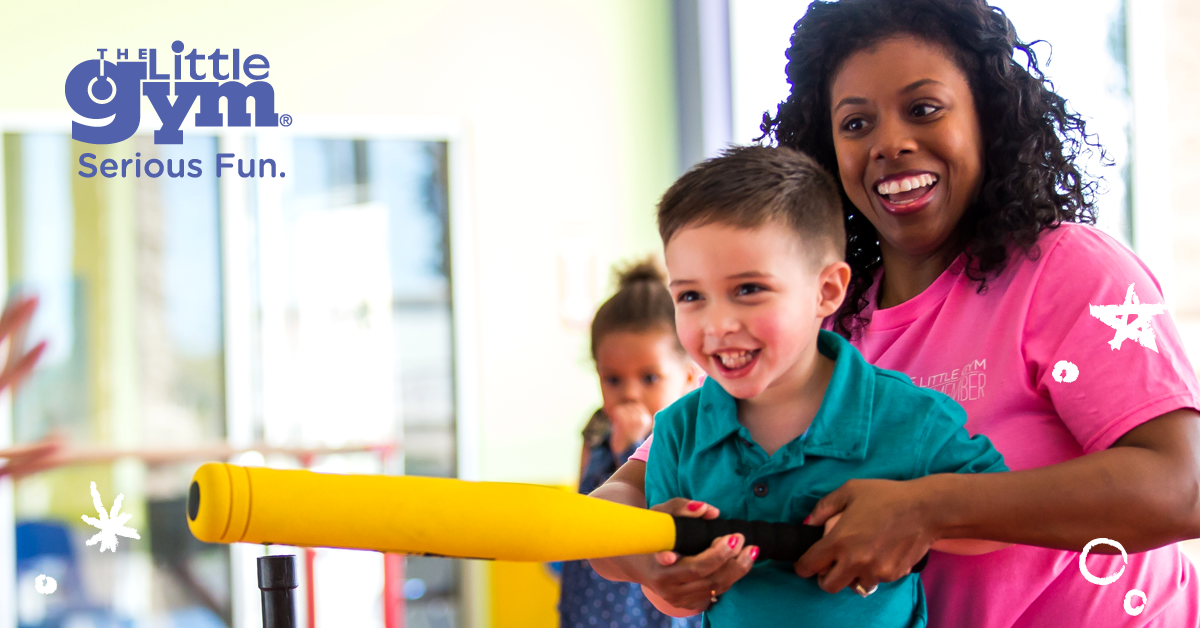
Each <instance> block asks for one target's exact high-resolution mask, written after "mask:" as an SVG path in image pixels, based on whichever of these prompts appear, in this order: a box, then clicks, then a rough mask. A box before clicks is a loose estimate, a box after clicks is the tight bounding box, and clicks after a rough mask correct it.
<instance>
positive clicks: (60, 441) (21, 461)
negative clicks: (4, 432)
mask: <svg viewBox="0 0 1200 628" xmlns="http://www.w3.org/2000/svg"><path fill="white" fill-rule="evenodd" d="M66 446H67V439H66V437H65V436H64V435H62V434H59V433H57V432H55V433H51V434H50V435H49V436H47V437H46V438H43V439H42V440H40V441H37V442H35V443H31V444H29V445H22V446H19V447H13V448H11V449H0V459H7V462H6V463H5V462H0V477H3V476H5V475H12V476H13V477H17V478H19V477H21V476H24V475H29V474H30V473H36V472H38V471H43V470H46V469H52V468H54V467H57V466H59V465H60V464H62V463H63V457H62V454H63V452H64V450H65V449H66Z"/></svg>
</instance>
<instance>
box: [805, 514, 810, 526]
mask: <svg viewBox="0 0 1200 628" xmlns="http://www.w3.org/2000/svg"><path fill="white" fill-rule="evenodd" d="M811 520H812V515H809V516H807V517H805V518H804V525H808V522H809V521H811Z"/></svg>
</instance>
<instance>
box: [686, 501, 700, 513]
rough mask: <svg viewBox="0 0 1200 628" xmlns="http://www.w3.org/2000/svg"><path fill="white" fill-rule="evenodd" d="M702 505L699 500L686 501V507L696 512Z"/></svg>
mask: <svg viewBox="0 0 1200 628" xmlns="http://www.w3.org/2000/svg"><path fill="white" fill-rule="evenodd" d="M703 505H704V504H702V503H700V502H688V505H687V509H688V510H690V511H692V512H696V511H697V510H700V507H701V506H703Z"/></svg>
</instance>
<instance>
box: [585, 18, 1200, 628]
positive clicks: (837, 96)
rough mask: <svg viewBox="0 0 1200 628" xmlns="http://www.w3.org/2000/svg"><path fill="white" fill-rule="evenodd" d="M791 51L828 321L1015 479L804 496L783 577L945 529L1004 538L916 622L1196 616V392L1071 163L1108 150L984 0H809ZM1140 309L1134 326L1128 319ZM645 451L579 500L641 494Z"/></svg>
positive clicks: (660, 570)
mask: <svg viewBox="0 0 1200 628" xmlns="http://www.w3.org/2000/svg"><path fill="white" fill-rule="evenodd" d="M1014 52H1020V53H1022V55H1021V56H1022V57H1023V59H1022V61H1020V62H1019V61H1018V60H1017V59H1015V58H1014ZM787 56H788V59H789V60H790V62H789V64H788V68H787V73H788V77H789V82H790V83H791V84H792V91H791V95H790V96H789V98H788V99H787V100H786V101H785V102H784V103H782V104H781V105H780V106H779V109H778V112H777V114H776V115H775V116H767V118H766V123H765V124H764V130H765V131H766V132H767V133H768V134H769V135H770V136H771V137H772V138H773V139H774V140H775V141H776V142H777V143H778V144H780V145H781V146H786V147H789V148H795V149H799V150H802V151H804V152H807V153H808V154H810V155H812V156H813V157H814V158H815V159H816V160H817V161H818V162H819V163H820V164H821V165H823V166H825V167H826V168H829V169H830V170H832V171H835V172H836V173H837V175H838V179H839V181H840V186H839V188H840V193H841V197H842V212H843V216H844V219H845V225H846V262H847V263H848V264H849V265H850V266H851V268H852V271H853V274H852V276H851V281H850V287H849V290H848V296H847V300H846V302H845V304H844V305H843V306H842V307H841V309H840V310H839V311H838V312H837V313H836V314H834V315H833V316H831V317H829V318H828V319H826V321H825V327H826V328H831V329H832V330H834V331H836V332H837V333H838V334H840V335H842V336H843V337H845V338H847V339H849V340H850V342H851V344H852V345H853V346H854V347H855V348H857V349H858V350H859V351H861V352H862V355H863V357H865V358H866V360H867V361H868V362H871V363H873V364H874V365H875V366H877V367H881V368H884V369H888V370H893V371H899V372H902V373H904V374H906V375H908V376H909V377H910V378H911V379H912V380H914V381H920V382H923V383H924V382H928V384H927V385H929V386H931V387H936V388H937V389H938V390H939V391H941V392H943V393H945V394H947V395H949V396H950V397H951V398H952V399H953V400H954V401H956V402H958V403H959V404H961V406H962V408H963V410H965V412H966V414H967V422H966V428H967V430H968V431H970V432H971V433H972V434H982V435H986V436H987V437H988V438H989V439H990V440H991V441H992V442H993V443H994V444H995V446H996V448H997V449H998V450H999V451H1000V452H1001V453H1002V454H1003V455H1004V459H1005V462H1006V463H1007V465H1008V467H1009V468H1010V469H1012V472H1011V473H984V474H961V473H936V474H933V475H929V476H926V477H921V478H917V479H912V480H906V481H901V482H885V481H879V480H866V479H851V480H848V481H846V482H845V483H844V484H842V485H841V486H840V487H839V488H837V489H836V490H834V491H832V492H830V493H828V494H827V495H825V496H824V497H823V498H822V499H821V500H820V502H818V503H817V504H816V506H815V507H814V509H813V512H812V515H811V516H810V518H809V520H808V523H810V524H813V525H823V524H825V523H827V522H828V521H829V520H831V519H832V518H833V517H834V516H835V515H838V514H839V513H840V515H841V516H840V518H839V519H838V521H837V523H836V524H835V525H833V526H832V528H831V529H829V530H828V531H827V533H826V535H825V537H824V538H823V539H822V540H821V541H819V542H818V543H817V544H815V545H814V546H813V547H812V548H811V549H810V550H809V551H808V552H807V553H806V554H805V555H804V556H802V557H801V559H800V560H799V561H797V563H796V564H795V571H796V573H797V574H799V575H800V576H802V577H811V576H816V575H819V576H821V578H820V586H821V588H822V589H824V590H825V591H827V592H829V593H836V592H838V591H840V590H841V589H843V588H845V587H847V586H851V585H852V583H854V582H858V586H861V587H863V588H864V589H865V590H871V588H872V586H874V585H875V584H876V583H894V582H896V581H898V580H899V579H901V578H904V577H907V576H908V575H909V571H908V570H909V567H910V566H911V565H913V564H914V563H915V561H916V560H917V559H918V558H919V557H920V552H921V551H924V549H926V548H928V547H930V546H931V545H932V544H933V543H935V542H937V541H939V540H943V539H988V540H992V541H998V542H1007V543H1013V544H1014V545H1013V546H1011V547H1008V548H1006V549H1003V550H999V551H995V552H992V553H989V554H982V555H977V556H966V555H949V554H944V553H938V552H934V553H932V554H931V557H930V560H929V564H928V567H927V568H926V569H925V571H924V572H922V573H921V580H922V584H923V588H924V591H925V593H926V595H927V596H928V611H929V618H928V619H929V621H928V625H929V626H930V627H931V628H950V627H957V626H964V625H967V626H973V627H982V628H1034V627H1037V626H1044V625H1047V623H1048V622H1054V621H1058V622H1061V621H1063V620H1064V618H1067V617H1070V618H1071V620H1072V621H1071V623H1072V624H1073V625H1097V626H1115V625H1120V626H1131V627H1142V626H1146V627H1149V626H1162V627H1166V626H1196V625H1200V577H1198V575H1197V572H1196V569H1195V567H1194V566H1193V565H1192V563H1191V562H1190V561H1188V560H1187V559H1186V558H1184V557H1183V555H1182V553H1181V552H1180V549H1179V545H1178V542H1179V541H1182V540H1185V539H1189V538H1193V537H1197V536H1200V507H1198V504H1200V499H1198V498H1197V487H1198V486H1200V413H1198V412H1197V409H1198V408H1200V382H1197V378H1196V375H1195V372H1194V370H1193V368H1192V365H1191V364H1190V363H1189V361H1188V358H1187V356H1186V355H1185V353H1184V351H1183V346H1182V342H1181V340H1180V337H1179V333H1178V331H1177V330H1176V328H1175V324H1174V322H1173V321H1172V319H1171V316H1170V314H1169V313H1168V312H1165V311H1162V303H1163V301H1164V299H1163V295H1162V293H1161V291H1160V289H1159V284H1158V281H1157V280H1156V279H1155V277H1154V276H1153V274H1152V273H1151V272H1150V271H1149V269H1148V268H1147V267H1146V265H1145V264H1144V263H1142V261H1141V260H1139V259H1138V258H1137V257H1136V256H1134V255H1133V254H1132V253H1131V252H1130V251H1129V250H1128V249H1127V248H1125V247H1123V246H1122V245H1121V244H1120V243H1119V242H1118V241H1116V240H1115V239H1113V238H1112V237H1111V236H1109V235H1107V234H1105V233H1104V232H1102V231H1099V230H1097V229H1095V228H1093V227H1091V226H1090V224H1089V223H1094V221H1095V210H1094V204H1093V201H1094V190H1095V182H1094V181H1091V180H1089V179H1086V178H1085V176H1084V172H1083V169H1082V167H1081V165H1080V164H1082V163H1083V162H1082V158H1081V153H1082V152H1083V151H1084V150H1085V149H1087V148H1088V147H1089V146H1091V147H1097V148H1098V145H1097V144H1096V141H1095V139H1094V138H1093V137H1091V136H1090V135H1089V134H1087V133H1086V132H1085V127H1084V122H1083V119H1082V118H1081V117H1080V116H1079V115H1077V114H1074V113H1071V112H1070V111H1069V110H1068V109H1067V107H1066V101H1065V99H1064V98H1063V97H1062V96H1061V95H1060V94H1058V93H1056V92H1055V91H1054V88H1053V85H1051V84H1050V83H1049V82H1048V81H1047V80H1045V77H1044V76H1043V75H1042V73H1041V70H1040V68H1039V65H1038V62H1037V58H1036V56H1035V55H1034V54H1033V53H1032V52H1031V51H1030V49H1029V47H1028V46H1027V45H1026V44H1024V43H1022V41H1021V40H1020V39H1018V38H1017V34H1016V30H1015V27H1014V26H1013V24H1012V22H1010V21H1009V20H1008V18H1007V17H1006V16H1005V15H1004V13H1003V12H1002V11H1000V10H999V9H997V8H995V7H992V6H989V5H988V4H986V2H984V0H841V1H839V2H825V1H822V0H818V1H816V2H813V3H812V4H811V5H809V8H808V12H807V13H806V14H805V16H804V17H803V18H802V19H801V20H800V22H799V23H797V25H796V29H795V32H794V34H793V36H792V40H791V47H790V49H789V50H788V53H787ZM905 188H907V190H906V189H905ZM1098 304H1099V305H1098ZM1154 306H1158V307H1154ZM1138 309H1140V310H1141V311H1142V312H1144V314H1145V316H1147V317H1149V320H1142V317H1141V316H1139V317H1138V319H1137V321H1129V318H1130V317H1131V314H1132V313H1133V312H1134V311H1135V310H1138ZM1113 312H1124V314H1122V315H1121V316H1124V317H1125V318H1122V319H1120V320H1119V321H1118V320H1116V319H1114V318H1113V315H1112V313H1113ZM1131 322H1133V323H1136V324H1135V325H1130V323H1131ZM1114 327H1116V329H1115V330H1114ZM1135 327H1136V328H1135ZM1150 328H1153V334H1154V338H1155V341H1154V345H1153V346H1150V344H1149V343H1148V342H1141V341H1140V340H1145V339H1146V336H1147V335H1148V334H1149V333H1150V332H1149V331H1148V330H1149V329H1150ZM1114 332H1115V333H1114ZM1139 339H1140V340H1139ZM1126 340H1134V341H1133V342H1126ZM1063 361H1067V362H1069V363H1071V364H1072V365H1075V366H1076V367H1077V372H1073V373H1072V377H1071V378H1069V379H1068V378H1065V377H1062V375H1061V368H1060V367H1059V366H1057V365H1059V364H1061V363H1062V362H1063ZM1055 373H1058V374H1059V377H1055ZM740 410H741V409H740V408H739V412H740ZM896 411H900V409H899V408H897V410H896ZM739 418H740V417H739ZM789 446H795V443H789ZM644 449H648V448H644ZM802 449H805V451H804V453H805V454H806V455H814V456H815V455H819V452H816V451H808V450H807V449H806V448H803V447H802ZM648 453H649V452H648V451H639V452H638V453H637V454H635V455H634V456H633V457H631V459H630V460H631V462H630V463H629V464H628V465H627V466H626V467H625V468H622V469H620V470H618V472H617V473H616V474H614V476H613V479H612V480H611V481H610V483H609V484H608V485H606V486H604V487H601V488H600V489H598V490H597V491H596V493H594V494H595V495H596V496H603V497H606V498H609V499H615V500H618V501H626V502H629V503H637V501H638V500H639V499H640V498H641V497H642V495H643V487H644V484H643V481H644V480H643V478H644V476H645V473H646V465H645V464H643V463H641V462H637V461H638V460H642V459H644V458H645V456H646V455H647V454H648ZM668 453H669V449H668ZM656 464H657V463H654V461H653V459H651V460H650V468H651V469H653V468H654V467H655V465H656ZM1097 538H1105V539H1115V540H1116V541H1118V542H1120V543H1121V545H1122V546H1124V548H1126V549H1127V550H1128V551H1129V554H1128V557H1127V562H1126V556H1125V555H1124V554H1122V555H1119V556H1114V555H1113V554H1112V553H1111V552H1112V551H1115V550H1107V555H1099V554H1097V552H1096V550H1093V551H1092V552H1090V553H1089V555H1088V556H1087V557H1086V569H1087V570H1088V571H1089V572H1090V573H1093V574H1096V573H1104V574H1112V573H1117V572H1118V571H1122V570H1123V573H1124V579H1123V580H1122V582H1124V583H1126V584H1128V585H1129V586H1131V587H1135V588H1137V589H1138V590H1140V591H1146V592H1149V591H1155V592H1156V593H1153V594H1149V596H1148V597H1149V600H1150V601H1149V603H1147V604H1146V605H1145V606H1144V607H1142V608H1141V609H1133V610H1129V611H1126V610H1125V609H1124V608H1123V607H1122V604H1121V599H1120V596H1119V595H1116V596H1115V597H1114V596H1109V595H1106V594H1105V591H1104V588H1103V587H1097V586H1095V585H1093V584H1092V583H1090V582H1089V581H1087V580H1086V579H1085V578H1084V577H1083V576H1082V575H1081V574H1080V573H1077V572H1078V571H1079V569H1080V558H1079V556H1080V554H1079V552H1080V551H1081V549H1082V548H1084V547H1085V546H1087V545H1088V544H1089V542H1090V541H1092V540H1093V539H1097ZM1097 549H1099V548H1097ZM612 567H613V569H612V573H613V575H614V576H619V577H625V578H630V579H635V580H637V581H640V582H643V583H649V584H648V585H647V586H649V588H650V589H651V590H655V591H657V588H656V587H663V586H671V587H679V586H683V585H680V584H679V583H680V582H684V583H687V584H689V585H694V586H695V587H696V588H698V589H700V588H703V589H705V590H707V589H708V587H710V586H712V585H716V586H717V587H720V588H717V589H715V590H725V588H728V587H729V586H731V583H733V582H735V581H737V580H738V579H740V578H742V577H743V576H745V575H746V573H747V572H748V571H749V570H748V569H746V568H745V567H744V566H742V565H741V564H740V563H738V561H736V560H735V559H733V558H732V557H730V556H728V553H725V554H721V553H720V552H718V551H717V550H716V549H714V550H712V551H711V552H706V553H705V554H702V555H700V556H697V557H695V559H690V558H689V559H683V560H680V561H678V562H676V563H673V564H670V565H661V564H659V565H656V564H653V563H647V562H644V561H643V562H641V563H638V562H636V561H633V560H628V561H614V564H613V566H612ZM881 590H882V588H881ZM860 623H866V622H860Z"/></svg>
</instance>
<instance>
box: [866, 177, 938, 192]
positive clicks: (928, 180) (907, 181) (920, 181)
mask: <svg viewBox="0 0 1200 628" xmlns="http://www.w3.org/2000/svg"><path fill="white" fill-rule="evenodd" d="M937 180H938V178H937V176H935V175H932V174H919V175H917V176H915V177H904V178H903V179H893V180H891V181H884V182H883V183H880V184H879V185H878V186H876V187H875V190H876V191H877V192H879V194H880V195H882V196H887V195H888V194H899V193H900V192H909V191H911V190H915V189H917V188H923V187H925V186H927V185H933V184H934V183H937Z"/></svg>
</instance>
